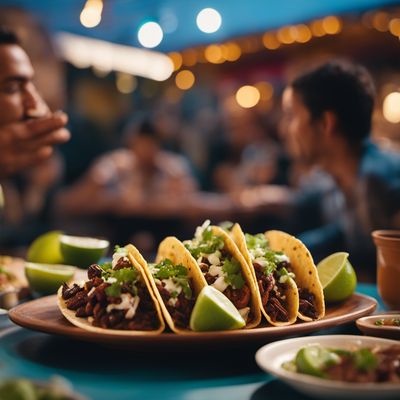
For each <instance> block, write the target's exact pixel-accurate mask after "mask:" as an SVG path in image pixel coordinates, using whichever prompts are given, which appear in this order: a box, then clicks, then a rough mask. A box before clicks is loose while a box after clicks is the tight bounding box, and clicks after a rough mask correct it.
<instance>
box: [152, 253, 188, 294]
mask: <svg viewBox="0 0 400 400" xmlns="http://www.w3.org/2000/svg"><path fill="white" fill-rule="evenodd" d="M151 272H152V274H153V276H154V278H156V279H160V280H162V279H172V280H173V281H174V282H175V283H176V284H177V285H179V286H180V287H181V288H182V291H183V293H184V295H185V297H186V298H187V299H191V298H192V289H191V288H190V284H189V277H188V271H187V268H186V267H185V266H184V265H182V264H174V263H173V262H172V261H171V260H169V259H168V258H166V259H164V260H162V261H161V262H160V263H159V264H152V266H151ZM170 295H171V297H172V298H175V297H177V296H178V293H176V292H175V291H173V292H171V293H170Z"/></svg>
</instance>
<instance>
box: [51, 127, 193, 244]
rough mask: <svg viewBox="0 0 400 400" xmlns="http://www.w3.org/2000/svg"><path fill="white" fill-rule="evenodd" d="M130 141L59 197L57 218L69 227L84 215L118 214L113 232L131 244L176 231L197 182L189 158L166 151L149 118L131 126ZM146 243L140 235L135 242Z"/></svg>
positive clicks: (95, 163)
mask: <svg viewBox="0 0 400 400" xmlns="http://www.w3.org/2000/svg"><path fill="white" fill-rule="evenodd" d="M124 143H125V148H120V149H117V150H113V151H111V152H108V153H105V154H104V155H102V156H100V157H99V158H98V159H97V160H95V162H94V163H93V165H92V166H91V167H90V169H89V171H88V172H87V173H86V174H85V175H84V176H83V177H82V178H81V179H79V180H78V181H77V182H76V183H75V184H73V185H71V186H70V187H67V188H65V189H63V190H61V191H60V192H59V193H58V194H57V198H56V204H55V210H56V212H57V216H58V218H59V219H63V220H64V222H63V223H64V224H65V223H69V222H71V220H73V218H72V217H74V216H75V217H78V219H79V225H81V224H82V219H81V217H83V216H112V217H114V219H113V222H114V224H113V225H114V226H115V229H114V232H113V233H112V232H111V233H110V234H111V235H114V237H115V240H116V241H126V240H128V238H129V235H130V234H131V233H133V231H138V232H139V231H146V232H148V233H151V232H153V233H154V232H156V233H157V239H158V236H159V237H162V236H163V232H165V231H166V232H168V233H170V232H172V231H173V229H172V228H171V227H169V229H168V225H169V224H168V220H169V222H170V223H171V222H172V221H173V220H174V218H176V217H177V216H179V215H180V214H181V210H182V208H183V207H184V206H185V196H187V195H188V194H191V193H193V192H194V191H195V190H196V188H197V184H196V181H195V180H194V178H193V177H192V175H191V172H190V168H189V166H188V164H187V162H186V160H185V158H184V157H182V156H180V155H177V154H174V153H172V152H169V151H165V150H162V149H161V143H160V137H159V136H158V132H157V131H156V129H155V128H154V126H153V125H152V124H151V123H150V122H149V121H148V120H143V121H142V122H140V123H139V124H138V123H133V124H130V125H129V126H128V127H127V129H126V132H125V135H124ZM115 218H116V219H115ZM147 238H148V237H147ZM148 239H149V240H148V241H149V242H151V240H150V238H148ZM140 242H141V241H140V240H139V239H138V238H137V237H136V238H135V243H138V246H140V244H139V243H140ZM150 245H153V243H149V246H150ZM143 247H145V248H146V249H147V247H148V246H147V244H144V245H143Z"/></svg>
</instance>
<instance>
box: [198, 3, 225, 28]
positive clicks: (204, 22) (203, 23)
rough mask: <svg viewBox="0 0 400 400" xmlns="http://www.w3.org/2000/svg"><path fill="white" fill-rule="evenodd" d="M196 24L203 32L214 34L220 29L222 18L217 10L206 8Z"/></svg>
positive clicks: (199, 14)
mask: <svg viewBox="0 0 400 400" xmlns="http://www.w3.org/2000/svg"><path fill="white" fill-rule="evenodd" d="M196 23H197V26H198V28H199V29H200V30H201V31H202V32H205V33H213V32H216V31H217V30H218V29H219V28H220V26H221V23H222V18H221V15H220V13H219V12H218V11H217V10H214V9H213V8H204V9H203V10H201V11H200V12H199V13H198V14H197V18H196Z"/></svg>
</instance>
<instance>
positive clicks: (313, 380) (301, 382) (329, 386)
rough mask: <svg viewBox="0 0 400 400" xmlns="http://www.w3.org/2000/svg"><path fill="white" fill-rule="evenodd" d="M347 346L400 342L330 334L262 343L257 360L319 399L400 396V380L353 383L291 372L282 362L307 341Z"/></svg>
mask: <svg viewBox="0 0 400 400" xmlns="http://www.w3.org/2000/svg"><path fill="white" fill-rule="evenodd" d="M314 344H315V345H321V346H323V347H334V348H343V349H354V347H355V346H356V347H373V346H376V345H380V346H390V345H395V344H397V345H399V344H400V342H398V341H395V340H388V339H381V338H375V337H370V336H355V335H326V336H308V337H301V338H295V339H287V340H281V341H278V342H274V343H271V344H268V345H265V346H263V347H261V348H260V349H259V350H258V351H257V353H256V362H257V364H258V365H259V366H260V368H262V369H263V370H264V371H266V372H268V373H270V374H271V375H274V376H276V377H278V378H279V379H281V380H283V381H284V382H286V383H287V384H288V385H290V386H292V387H293V388H295V389H296V390H298V391H299V392H302V393H305V394H307V395H308V396H311V397H315V398H319V399H322V398H323V399H350V398H351V399H353V400H355V399H363V400H366V399H371V400H378V399H379V400H382V399H400V383H349V382H340V381H333V380H328V379H322V378H317V377H314V376H311V375H306V374H301V373H297V372H290V371H287V370H285V369H284V368H282V364H283V363H284V362H287V361H291V360H293V359H294V357H295V355H296V353H297V352H298V350H299V349H301V348H302V347H304V346H307V345H314Z"/></svg>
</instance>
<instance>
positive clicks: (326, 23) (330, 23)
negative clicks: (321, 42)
mask: <svg viewBox="0 0 400 400" xmlns="http://www.w3.org/2000/svg"><path fill="white" fill-rule="evenodd" d="M322 26H323V28H324V30H325V32H326V33H327V34H328V35H335V34H337V33H339V32H340V31H341V30H342V23H341V21H340V19H339V18H338V17H335V16H333V15H329V16H328V17H325V18H324V19H323V20H322Z"/></svg>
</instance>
